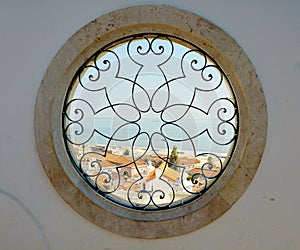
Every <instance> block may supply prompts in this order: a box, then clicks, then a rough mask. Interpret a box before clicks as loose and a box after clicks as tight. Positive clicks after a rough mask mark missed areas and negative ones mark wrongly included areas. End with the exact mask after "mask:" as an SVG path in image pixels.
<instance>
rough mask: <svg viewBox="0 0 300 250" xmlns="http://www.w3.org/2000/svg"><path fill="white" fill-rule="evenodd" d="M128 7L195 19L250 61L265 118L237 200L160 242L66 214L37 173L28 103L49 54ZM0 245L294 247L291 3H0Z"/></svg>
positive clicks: (294, 9)
mask: <svg viewBox="0 0 300 250" xmlns="http://www.w3.org/2000/svg"><path fill="white" fill-rule="evenodd" d="M137 4H168V5H171V6H174V7H179V8H183V9H186V10H189V11H192V12H195V13H196V14H199V15H202V16H204V17H206V18H207V19H209V20H211V21H213V22H214V23H215V24H217V25H218V26H220V27H222V28H223V29H224V30H225V31H226V32H228V33H229V34H230V35H231V36H233V37H234V38H235V39H236V40H237V42H238V43H239V44H240V45H241V47H242V48H243V49H244V50H245V52H246V53H247V54H248V56H249V57H250V59H251V60H252V62H253V64H254V66H255V68H256V70H257V73H258V75H259V77H260V80H261V83H262V85H263V88H264V91H265V95H266V99H267V105H268V112H269V132H268V140H267V147H266V150H265V154H264V157H263V160H262V163H261V166H260V168H259V170H258V172H257V174H256V176H255V178H254V180H253V182H252V183H251V184H250V187H249V188H248V190H247V191H246V193H245V194H244V195H243V196H242V198H241V199H240V200H239V201H238V202H237V203H236V204H235V205H234V206H233V207H232V208H231V209H230V210H229V211H228V212H227V213H225V214H224V215H223V216H222V217H221V218H219V219H218V220H216V221H215V222H213V223H211V224H210V225H208V226H206V227H205V228H203V229H200V230H198V231H196V232H193V233H190V234H187V235H184V236H181V237H176V238H171V239H163V240H139V239H133V238H125V237H122V236H118V235H114V234H112V233H110V232H107V231H104V230H103V229H100V228H98V227H96V226H94V225H93V224H91V223H89V222H88V221H86V220H85V219H83V218H82V217H80V216H79V215H77V214H76V212H74V211H73V210H72V209H71V208H70V207H69V206H68V205H67V204H66V203H65V202H64V201H63V200H62V199H61V198H60V196H59V195H58V194H57V193H56V191H55V190H54V188H53V187H52V186H51V184H50V182H49V180H48V179H47V177H46V175H45V173H44V172H43V169H42V167H41V164H40V161H39V159H38V155H37V152H36V149H35V141H34V132H33V113H34V102H35V97H36V93H37V90H38V87H39V84H40V81H41V79H42V77H43V75H44V73H45V70H46V68H47V66H48V64H49V63H50V61H51V59H52V57H53V56H54V55H55V53H56V52H57V51H58V49H59V48H60V47H61V46H62V45H63V44H64V42H65V41H66V40H67V39H68V38H69V37H70V36H71V35H72V34H73V33H74V32H76V31H77V30H78V29H80V28H81V27H82V26H83V25H85V24H87V23H88V22H89V21H91V20H93V19H95V18H96V17H98V16H100V15H102V14H104V13H107V12H110V11H112V10H116V9H119V8H123V7H128V6H132V5H137ZM0 76H1V78H0V86H1V89H0V249H1V250H2V249H87V248H89V249H101V250H102V249H103V250H116V249H133V250H139V249H145V250H146V249H172V250H183V249H239V250H241V249H249V250H252V249H272V250H275V249H280V250H281V249H300V237H299V235H300V195H299V190H300V188H299V185H298V184H299V178H300V167H299V160H298V159H299V158H298V157H299V155H300V143H299V142H300V135H299V131H300V130H299V124H300V118H299V98H298V95H299V92H300V81H299V79H300V1H299V0H285V1H284V0H252V1H247V0H242V1H241V0H223V1H220V0H219V1H218V0H206V1H204V0H203V1H200V0H198V1H197V0H185V1H182V0H168V1H163V0H152V1H138V0H122V1H117V0H115V1H105V0H89V1H82V0H72V1H71V0H69V1H68V0H66V1H60V0H51V1H46V0H43V1H38V0H27V1H22V0H18V1H16V0H1V1H0Z"/></svg>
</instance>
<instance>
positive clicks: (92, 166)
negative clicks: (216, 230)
mask: <svg viewBox="0 0 300 250" xmlns="http://www.w3.org/2000/svg"><path fill="white" fill-rule="evenodd" d="M63 131H64V140H65V145H66V149H67V152H68V153H69V157H70V159H71V161H72V163H73V165H74V168H75V169H76V171H77V172H78V173H79V174H80V176H81V177H82V178H83V179H84V180H85V181H86V182H87V183H88V184H89V186H90V187H91V188H92V189H94V190H95V191H96V192H97V193H99V195H102V196H104V197H106V198H107V199H109V200H111V201H113V202H116V203H118V204H121V205H123V206H126V207H130V208H134V209H144V210H157V209H168V208H172V207H175V206H179V205H182V204H185V203H187V202H189V201H192V200H194V199H196V198H199V197H200V196H201V195H203V194H204V193H205V192H206V191H207V190H208V189H209V188H210V187H211V186H212V185H213V184H214V183H215V182H216V181H217V180H218V178H219V177H220V176H221V174H222V173H223V172H224V170H225V168H226V166H227V165H228V161H229V160H230V157H231V155H232V152H233V150H234V146H235V143H236V139H237V132H238V111H237V104H236V100H235V98H234V94H233V92H232V90H231V87H230V83H229V82H228V80H227V78H226V75H225V74H224V73H223V72H222V69H221V68H220V67H219V66H218V65H217V64H216V62H215V61H214V60H213V59H212V58H210V56H209V55H207V54H206V53H205V52H204V51H202V50H201V49H200V48H197V47H196V46H194V45H192V44H190V43H188V42H186V41H183V40H181V39H178V38H175V37H170V36H165V35H164V36H162V35H159V34H157V35H153V34H151V35H147V34H146V35H141V36H134V37H129V38H125V39H123V40H122V41H119V42H116V43H114V44H112V45H108V46H107V47H105V48H103V49H101V50H99V51H98V52H97V53H96V54H95V55H93V56H92V57H91V58H90V59H89V60H88V61H87V62H85V64H84V65H83V66H82V67H81V68H80V69H79V70H78V72H77V73H76V75H75V76H74V80H73V82H72V83H71V84H70V88H69V91H68V93H67V95H66V98H65V103H64V108H63Z"/></svg>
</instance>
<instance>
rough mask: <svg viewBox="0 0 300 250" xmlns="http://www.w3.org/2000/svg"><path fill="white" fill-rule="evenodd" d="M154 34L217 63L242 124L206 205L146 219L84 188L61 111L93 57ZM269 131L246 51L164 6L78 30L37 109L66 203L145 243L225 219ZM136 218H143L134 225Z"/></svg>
mask: <svg viewBox="0 0 300 250" xmlns="http://www.w3.org/2000/svg"><path fill="white" fill-rule="evenodd" d="M153 31H155V32H161V33H166V34H170V35H175V36H178V37H184V39H186V40H188V41H190V42H192V43H194V44H195V45H198V46H199V47H201V48H203V49H204V50H205V51H206V52H207V53H208V54H209V55H210V56H212V57H213V58H215V59H216V61H217V62H218V64H219V65H220V66H221V67H222V68H223V70H224V72H225V73H226V74H227V77H228V78H229V80H230V82H231V84H232V86H233V89H234V92H235V94H236V96H237V101H238V105H239V112H240V114H239V115H240V121H241V122H240V132H239V139H238V144H237V147H236V151H235V153H234V155H233V157H232V160H231V162H230V165H229V166H228V170H226V171H225V173H224V175H223V176H222V177H221V178H220V180H219V181H218V185H216V187H215V185H214V187H213V188H212V189H211V190H210V191H209V192H207V193H206V194H205V195H204V197H203V198H201V200H200V201H198V202H194V203H192V204H189V205H187V206H185V207H181V208H178V209H177V210H176V209H174V211H167V212H166V211H164V212H158V213H156V214H151V212H149V213H147V214H144V213H141V212H134V211H129V210H127V211H126V209H122V208H119V207H116V206H115V205H112V204H110V203H109V202H107V201H105V200H103V199H102V198H99V197H97V196H96V195H95V194H94V193H92V192H91V190H89V189H87V188H86V185H84V183H82V181H81V180H80V178H79V177H78V176H77V174H76V173H75V172H74V170H73V168H72V166H71V163H70V162H69V160H68V158H67V155H66V152H65V149H64V147H63V142H62V131H61V107H62V102H63V98H64V94H65V92H66V90H67V88H68V85H69V83H70V82H71V80H72V77H73V75H74V74H75V72H76V71H77V69H78V68H79V67H80V66H81V65H82V63H83V62H84V61H86V59H87V58H89V57H90V56H91V55H92V54H93V53H94V52H96V51H97V50H98V49H99V48H101V47H102V46H104V45H106V44H107V43H109V42H112V41H114V40H116V39H118V38H120V37H123V36H127V35H132V34H136V33H142V32H153ZM266 131H267V111H266V104H265V99H264V94H263V92H262V90H261V86H260V82H259V79H258V78H257V75H256V73H255V70H254V68H253V66H252V64H251V62H250V61H249V59H248V58H247V56H246V55H245V53H244V52H243V51H242V49H241V48H240V47H239V46H238V44H237V43H236V42H235V41H234V40H233V39H232V38H231V37H229V36H228V35H227V34H226V33H225V32H224V31H222V30H221V29H220V28H218V27H216V26H215V25H213V24H212V23H210V22H209V21H207V20H205V19H203V18H201V17H199V16H197V15H195V14H192V13H189V12H187V11H183V10H179V9H175V8H171V7H166V6H139V7H132V8H128V9H122V10H119V11H115V12H112V13H109V14H106V15H104V16H101V17H99V18H98V19H96V20H94V21H92V22H91V23H90V24H88V25H87V26H85V27H83V28H82V29H81V30H79V31H78V32H77V33H76V34H75V35H74V36H72V37H71V38H70V39H69V40H68V41H67V42H66V43H65V45H64V46H63V47H62V48H61V49H60V51H59V52H58V53H57V55H56V56H55V57H54V58H53V60H52V62H51V64H50V65H49V67H48V70H47V72H46V74H45V76H44V79H43V81H42V84H41V87H40V90H39V93H38V97H37V100H36V107H35V136H36V143H37V149H38V152H39V155H40V159H41V161H42V164H43V167H44V169H45V171H46V173H47V175H48V177H49V179H50V181H51V183H52V184H53V186H54V188H55V189H56V190H57V191H58V193H59V194H60V196H61V197H62V198H63V199H64V200H65V201H66V202H67V203H68V204H69V205H70V206H71V207H72V208H74V209H75V210H76V211H77V212H78V213H79V214H81V215H82V216H83V217H85V218H86V219H88V220H90V221H91V222H92V223H95V224H96V225H98V226H101V227H103V228H105V229H107V230H110V231H112V232H115V233H119V234H122V235H126V236H131V237H139V238H162V237H171V236H175V235H180V234H184V233H187V232H190V231H193V230H196V229H198V228H200V227H203V226H205V225H206V224H208V223H210V222H211V221H213V220H215V219H216V218H218V217H219V216H221V215H222V214H223V213H224V212H226V211H227V210H228V209H229V208H230V207H231V206H232V204H233V203H234V202H235V201H236V200H237V199H238V198H239V197H240V196H241V195H242V193H243V192H244V191H245V190H246V188H247V187H248V185H249V183H250V182H251V180H252V178H253V176H254V174H255V172H256V170H257V168H258V165H259V162H260V159H261V157H262V153H263V150H264V146H265V141H266ZM207 202H208V203H207ZM206 203H207V204H206ZM104 208H105V209H104ZM143 216H145V219H143ZM135 217H136V218H137V219H133V218H135Z"/></svg>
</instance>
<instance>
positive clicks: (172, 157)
mask: <svg viewBox="0 0 300 250" xmlns="http://www.w3.org/2000/svg"><path fill="white" fill-rule="evenodd" d="M169 162H170V163H169V167H170V168H173V169H175V170H177V169H178V167H177V166H176V165H177V163H178V150H177V147H176V146H174V147H173V149H172V152H171V155H170V159H169Z"/></svg>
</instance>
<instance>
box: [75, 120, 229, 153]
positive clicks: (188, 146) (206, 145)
mask: <svg viewBox="0 0 300 250" xmlns="http://www.w3.org/2000/svg"><path fill="white" fill-rule="evenodd" d="M120 120H121V119H116V118H114V119H112V118H101V119H100V118H99V119H93V120H90V121H89V122H87V123H85V126H88V127H89V129H92V128H94V129H95V130H96V131H97V132H96V133H94V136H93V137H92V138H91V139H90V140H89V141H88V142H87V144H88V145H90V146H94V145H107V144H108V143H109V144H110V146H115V147H128V148H131V147H132V146H134V147H139V148H147V147H148V146H150V141H151V145H152V147H153V148H155V149H166V148H167V147H168V148H169V149H170V150H171V149H172V148H173V147H174V146H176V147H177V149H178V151H195V152H196V153H197V152H217V153H222V154H226V153H227V152H228V150H229V149H230V146H231V145H226V146H224V145H218V144H217V143H215V142H214V141H213V140H212V139H211V138H210V137H209V135H208V133H207V131H205V130H206V128H208V129H209V131H210V133H211V134H212V132H211V131H213V130H214V129H212V128H213V126H212V122H211V121H209V120H203V119H198V120H197V119H193V120H187V119H183V120H184V121H182V122H180V121H178V122H177V123H176V124H177V125H173V124H167V125H164V123H163V121H161V120H160V119H153V118H143V119H141V120H139V121H137V122H136V123H126V122H125V121H122V120H121V121H122V122H120ZM71 134H72V133H71ZM137 135H138V136H137ZM229 136H230V135H229ZM110 138H111V139H110ZM150 138H151V139H150ZM219 140H220V138H219Z"/></svg>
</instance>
